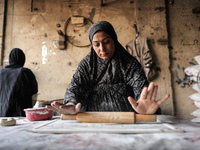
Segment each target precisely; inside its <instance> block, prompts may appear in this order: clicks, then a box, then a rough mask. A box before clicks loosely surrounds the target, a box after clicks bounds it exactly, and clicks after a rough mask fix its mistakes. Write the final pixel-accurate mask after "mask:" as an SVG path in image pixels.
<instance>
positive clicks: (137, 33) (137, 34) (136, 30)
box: [134, 22, 139, 38]
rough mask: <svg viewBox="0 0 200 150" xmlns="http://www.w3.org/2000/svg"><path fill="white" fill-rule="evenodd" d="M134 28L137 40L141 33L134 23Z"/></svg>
mask: <svg viewBox="0 0 200 150" xmlns="http://www.w3.org/2000/svg"><path fill="white" fill-rule="evenodd" d="M134 28H135V32H136V38H137V37H138V36H139V31H138V29H137V23H136V22H135V23H134Z"/></svg>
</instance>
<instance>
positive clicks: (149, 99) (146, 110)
mask: <svg viewBox="0 0 200 150" xmlns="http://www.w3.org/2000/svg"><path fill="white" fill-rule="evenodd" d="M157 91H158V86H157V85H155V84H154V83H153V82H151V83H150V84H149V87H148V88H147V87H145V88H144V89H143V90H142V93H141V95H140V98H139V100H138V101H135V99H134V98H132V97H128V100H129V102H130V104H131V105H132V108H133V109H134V110H135V111H136V112H137V113H139V114H154V113H155V112H156V111H157V109H158V107H159V106H160V105H161V104H162V103H163V102H164V101H166V100H167V99H168V98H169V96H170V95H169V94H166V95H165V96H164V97H162V98H161V99H159V100H157V101H156V96H157Z"/></svg>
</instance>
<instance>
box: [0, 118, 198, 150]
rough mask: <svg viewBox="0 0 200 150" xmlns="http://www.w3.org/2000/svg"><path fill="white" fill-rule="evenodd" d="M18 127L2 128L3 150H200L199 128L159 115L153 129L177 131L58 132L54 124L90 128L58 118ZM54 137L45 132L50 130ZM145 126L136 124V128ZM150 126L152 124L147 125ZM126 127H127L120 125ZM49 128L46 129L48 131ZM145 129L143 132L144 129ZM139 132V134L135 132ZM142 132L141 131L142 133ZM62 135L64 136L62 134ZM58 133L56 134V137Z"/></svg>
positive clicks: (21, 120)
mask: <svg viewBox="0 0 200 150" xmlns="http://www.w3.org/2000/svg"><path fill="white" fill-rule="evenodd" d="M0 119H1V118H0ZM15 119H16V121H17V123H16V125H15V126H0V150H45V149H46V150H58V149H61V150H65V149H70V150H73V149H75V150H126V149H128V150H189V149H190V150H199V149H200V124H198V123H194V122H190V121H186V120H181V119H178V118H176V117H174V116H167V115H158V116H157V122H156V123H155V124H154V123H152V127H155V128H157V127H156V126H157V125H158V124H161V123H165V124H170V125H172V126H173V127H175V128H174V129H173V130H169V131H168V130H161V132H157V131H156V130H155V131H154V130H152V129H150V131H152V132H151V133H150V132H149V133H145V132H141V133H137V132H135V131H134V130H133V131H131V132H132V133H128V131H126V130H125V132H127V133H123V132H124V131H123V132H122V133H120V131H119V132H118V133H106V132H105V131H104V130H99V132H94V131H93V130H92V127H91V131H92V132H90V130H88V131H86V132H82V133H81V132H80V131H79V130H77V132H72V133H68V132H69V130H70V129H69V128H68V129H67V128H66V130H59V129H56V128H55V126H54V127H53V124H55V123H56V122H57V124H63V125H64V123H67V124H68V125H69V124H70V125H72V126H74V128H76V127H75V126H76V125H78V124H80V125H81V126H82V127H86V126H87V128H90V125H89V124H83V123H77V122H75V121H73V122H72V121H69V120H60V119H59V116H54V117H53V118H52V119H51V120H44V121H29V120H27V119H26V118H25V117H20V118H17V117H16V118H15ZM51 125H52V130H53V132H52V133H46V132H47V131H48V130H46V129H45V130H42V129H43V128H45V127H47V126H49V127H48V128H51ZM140 125H143V126H144V125H145V124H142V123H140V124H134V126H135V127H137V126H140ZM147 125H149V124H147ZM93 126H96V127H97V128H98V127H99V128H103V127H102V126H99V125H98V124H95V125H94V124H93ZM107 126H109V127H111V128H112V127H113V129H116V127H115V126H116V124H109V125H106V126H105V127H107ZM119 126H121V127H126V128H127V126H126V125H123V124H121V125H119ZM134 126H133V127H134ZM48 128H47V129H48ZM143 129H144V128H143ZM144 130H145V131H148V129H144ZM136 131H138V130H136ZM139 131H140V130H139ZM62 132H63V133H62ZM56 133H57V134H56Z"/></svg>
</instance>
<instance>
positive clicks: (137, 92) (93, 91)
mask: <svg viewBox="0 0 200 150" xmlns="http://www.w3.org/2000/svg"><path fill="white" fill-rule="evenodd" d="M89 40H90V43H91V51H90V53H89V54H88V55H87V56H86V57H85V58H83V59H82V61H81V62H80V63H79V65H78V68H77V70H76V72H75V74H74V76H73V78H72V81H71V83H70V85H69V87H68V88H67V91H66V94H65V97H64V105H63V104H60V103H58V102H53V103H52V104H51V106H47V108H48V109H51V110H53V111H57V112H58V113H60V114H76V113H78V112H79V111H124V112H125V111H126V112H128V111H129V112H130V111H131V112H136V113H141V114H154V113H155V112H156V111H157V109H158V107H159V105H160V104H162V103H163V102H164V101H165V100H167V99H168V97H169V94H167V95H166V96H164V97H163V98H162V99H160V100H158V101H155V99H156V95H157V90H158V86H157V85H155V84H154V83H150V84H149V82H148V81H147V78H146V76H145V73H144V71H143V69H142V67H141V65H140V63H139V62H138V61H137V59H136V58H134V57H133V56H131V55H130V54H129V53H128V52H127V51H126V50H125V49H124V48H123V47H122V45H121V44H120V43H119V42H118V40H117V35H116V33H115V31H114V28H113V27H112V25H111V24H110V23H108V22H106V21H98V22H96V23H94V24H93V25H92V27H91V29H90V31H89Z"/></svg>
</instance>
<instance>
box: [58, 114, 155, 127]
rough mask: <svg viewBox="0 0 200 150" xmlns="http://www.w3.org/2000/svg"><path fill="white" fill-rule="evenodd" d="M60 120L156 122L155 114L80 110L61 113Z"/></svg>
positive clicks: (126, 122) (127, 122)
mask: <svg viewBox="0 0 200 150" xmlns="http://www.w3.org/2000/svg"><path fill="white" fill-rule="evenodd" d="M61 120H77V121H78V122H84V123H125V124H129V123H136V122H156V115H141V114H135V113H134V112H81V113H78V114H76V115H65V114H61Z"/></svg>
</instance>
